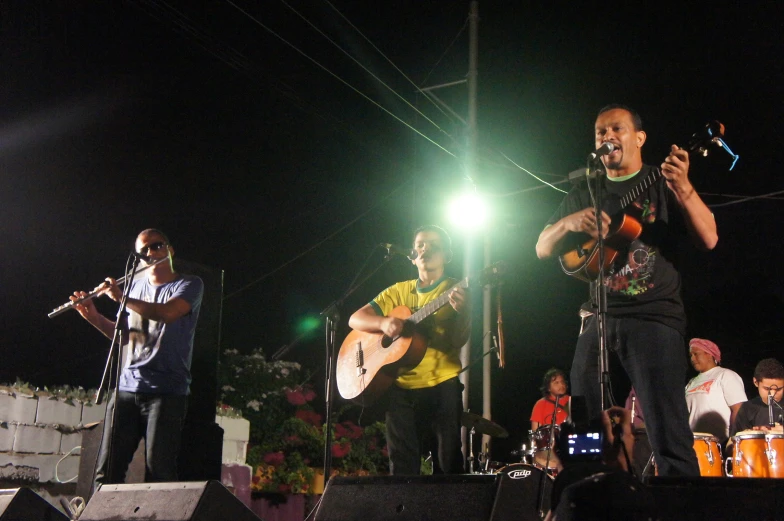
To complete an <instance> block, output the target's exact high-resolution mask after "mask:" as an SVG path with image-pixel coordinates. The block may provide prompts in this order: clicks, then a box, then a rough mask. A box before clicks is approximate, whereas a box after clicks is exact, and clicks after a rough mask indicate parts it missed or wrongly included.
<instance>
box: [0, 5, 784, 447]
mask: <svg viewBox="0 0 784 521" xmlns="http://www.w3.org/2000/svg"><path fill="white" fill-rule="evenodd" d="M565 5H566V4H565ZM765 5H767V4H765ZM468 11H469V3H468V2H423V1H421V0H419V1H409V0H399V1H392V2H356V1H354V2H349V1H345V0H332V2H331V3H329V2H326V1H321V0H312V1H293V0H292V1H291V2H289V3H284V2H282V1H277V0H267V1H265V2H248V1H247V0H236V2H229V1H218V0H211V1H192V2H191V1H188V2H176V3H175V2H164V1H158V0H149V1H147V0H133V1H113V2H99V1H80V2H27V1H25V2H23V1H15V2H3V3H2V5H0V30H2V46H0V60H2V61H1V62H0V63H1V64H2V71H3V79H2V81H0V99H2V103H0V223H1V224H0V240H1V242H2V244H3V255H2V256H1V257H0V288H2V296H3V298H2V300H0V306H2V309H1V310H0V316H2V326H1V328H0V347H1V348H2V350H3V354H4V356H3V359H2V360H3V361H2V363H0V381H13V380H15V379H16V378H21V379H23V380H26V381H29V382H31V383H33V384H35V385H40V386H43V385H61V384H71V385H82V386H85V387H96V386H97V385H98V383H99V381H100V377H101V374H102V371H103V365H104V362H105V347H106V346H107V345H108V341H107V340H105V339H104V338H103V337H102V336H101V335H100V334H98V333H97V332H96V331H94V330H93V329H92V328H91V327H90V326H89V325H88V324H87V323H86V322H84V321H83V320H82V319H81V318H80V317H78V315H77V314H76V313H75V312H73V311H70V312H68V313H67V314H64V315H61V316H59V317H56V318H54V319H49V318H47V313H48V312H49V311H51V310H52V309H53V308H55V307H57V306H58V305H60V304H62V303H64V302H66V301H67V297H68V295H69V294H70V293H71V292H72V291H74V290H76V289H88V290H89V289H91V288H92V287H94V286H95V285H97V284H98V283H99V282H100V281H101V280H102V279H103V278H104V277H106V276H114V277H119V276H120V275H121V274H122V270H123V268H124V266H125V259H126V256H127V255H128V253H129V252H130V251H131V250H132V247H133V240H134V238H135V236H136V234H137V233H138V232H139V231H140V230H142V229H144V228H148V227H157V228H161V229H162V230H164V231H166V233H167V234H169V236H170V238H171V240H172V244H173V246H174V248H175V249H176V254H177V257H180V258H182V259H186V260H188V261H191V262H195V263H198V264H201V265H204V266H208V267H210V268H212V269H213V270H216V271H218V272H219V271H220V270H222V271H223V273H224V276H225V279H224V280H225V286H224V295H225V298H224V300H223V309H222V312H223V317H222V329H221V337H222V348H223V349H227V348H236V349H239V350H241V351H247V350H250V349H252V348H255V347H262V348H263V349H264V351H265V352H266V353H267V354H268V355H271V354H272V353H274V352H275V351H276V350H277V349H278V348H280V347H281V346H282V345H284V344H288V343H290V342H291V341H292V340H293V339H295V338H297V337H298V335H300V333H302V331H303V329H302V328H303V327H304V326H305V325H306V324H308V323H311V324H313V323H315V325H316V327H315V329H314V330H313V331H312V332H311V333H310V334H309V335H306V336H305V337H303V338H302V339H301V340H300V341H298V342H297V345H296V346H295V347H294V348H293V349H292V350H291V351H289V353H288V355H287V358H288V359H290V360H296V361H300V362H302V363H303V364H304V365H305V367H306V368H307V369H308V370H311V371H314V372H315V373H316V375H317V376H315V377H314V382H317V385H319V384H318V382H320V381H323V378H322V377H321V376H320V372H321V371H323V366H322V363H323V362H322V361H323V350H324V347H323V344H324V341H323V333H322V329H323V327H322V326H323V322H321V321H320V319H319V312H320V311H321V310H322V309H324V308H325V307H327V306H328V305H329V304H330V303H331V302H333V301H336V300H338V299H341V298H342V297H343V296H344V293H345V292H346V290H347V288H348V287H349V284H350V283H351V281H352V280H354V278H355V276H357V274H358V273H359V272H360V271H362V270H372V269H375V268H377V267H378V266H379V265H381V263H382V261H383V251H382V250H380V249H378V248H376V246H377V244H378V243H379V242H398V243H404V244H405V243H407V241H409V240H410V235H411V231H412V230H413V229H414V228H416V226H418V225H420V224H423V223H435V224H441V225H443V226H445V227H447V228H448V229H450V231H451V232H452V236H453V240H454V250H455V259H454V261H453V262H452V263H451V264H450V265H449V267H448V272H449V273H450V274H452V275H454V276H457V277H460V276H462V274H463V268H464V263H465V262H466V260H467V259H469V258H478V257H479V255H480V254H481V237H484V236H485V235H486V236H488V237H489V239H490V242H491V244H492V257H493V260H505V261H507V262H508V264H509V266H510V274H509V276H508V277H507V278H506V281H505V284H504V286H503V305H504V325H505V333H506V340H507V351H508V352H507V367H506V368H505V369H504V370H503V371H501V370H498V369H495V370H494V372H493V393H494V398H493V418H494V419H495V421H497V422H498V423H500V424H501V425H503V426H504V427H506V428H507V429H508V430H509V431H510V434H511V435H510V438H509V439H508V440H505V441H501V442H499V443H498V444H497V445H496V451H497V452H496V453H495V454H494V458H495V459H502V460H503V459H504V458H505V457H506V456H505V453H506V452H508V450H509V449H511V448H512V446H513V445H514V444H516V443H519V441H520V440H521V438H522V436H524V433H525V429H527V425H528V415H529V413H530V410H531V407H532V406H533V403H534V402H535V400H536V399H537V398H538V391H537V387H538V385H539V384H540V379H541V375H542V373H543V372H544V371H545V370H546V369H547V368H548V367H550V366H558V367H561V368H563V369H565V370H567V371H568V368H569V366H570V364H571V356H572V353H573V349H574V343H575V339H576V334H577V329H578V318H577V309H578V307H579V305H580V303H581V302H582V301H583V300H585V298H586V297H587V288H586V286H585V285H583V284H582V283H580V282H579V281H576V280H573V279H570V278H568V277H566V276H565V275H563V274H562V273H561V272H560V269H559V268H558V267H557V263H554V262H540V261H538V260H537V259H536V255H535V252H534V245H535V243H536V239H537V237H538V234H539V232H540V231H541V229H542V227H543V225H544V223H545V221H546V220H547V219H548V218H549V217H550V215H551V214H552V212H553V211H554V210H555V208H556V207H557V205H558V203H559V201H560V200H561V198H562V197H563V194H561V193H559V192H557V191H555V190H553V189H552V188H549V187H545V186H543V185H542V184H541V183H540V182H538V181H536V180H535V179H533V178H532V177H530V176H529V175H528V174H526V173H525V172H523V171H521V170H519V169H518V168H516V167H515V166H514V165H512V164H511V163H510V162H509V161H507V160H506V159H505V158H504V155H506V156H508V157H509V158H511V159H513V160H514V161H515V162H516V163H517V164H519V165H521V166H523V167H525V168H526V169H528V170H530V171H531V172H534V173H536V174H537V175H539V176H540V177H542V178H543V179H546V180H547V181H550V182H558V181H562V180H563V179H564V177H565V175H566V174H567V173H568V172H570V171H572V170H574V169H576V168H579V167H580V166H581V165H582V164H583V162H584V159H585V157H586V155H587V153H588V152H589V151H590V150H591V149H592V148H593V138H592V128H593V122H594V119H595V116H596V112H597V111H598V109H599V108H600V107H602V106H603V105H605V104H607V103H611V102H620V103H625V104H628V105H631V106H633V107H635V108H636V109H637V110H638V111H639V112H640V114H641V115H642V118H643V122H644V126H645V129H646V131H647V133H648V141H647V143H646V145H645V147H644V149H643V150H644V152H643V157H644V158H645V159H646V161H647V162H648V163H651V164H659V163H661V161H662V160H663V158H664V157H665V156H666V155H667V152H668V150H669V145H670V144H671V143H676V144H685V143H686V142H687V140H688V138H689V137H690V136H691V135H692V133H694V132H695V131H697V130H699V129H701V128H702V127H703V126H704V125H705V123H706V122H708V121H709V120H713V119H718V120H721V121H722V122H723V123H724V124H725V125H726V129H727V131H726V136H725V137H726V141H727V143H728V144H729V145H730V147H731V148H732V149H733V151H734V152H736V153H738V154H739V155H740V156H741V159H740V161H739V162H738V164H737V166H736V167H735V169H734V170H732V171H731V172H730V171H728V168H729V165H730V158H729V156H728V155H727V154H725V153H724V152H723V151H721V150H714V151H713V152H712V154H711V155H710V156H709V157H708V158H693V160H692V171H691V178H692V180H693V183H694V184H695V187H696V188H697V190H698V191H699V192H700V193H701V194H702V195H703V198H704V200H705V201H706V203H708V204H709V205H711V206H713V211H714V213H715V216H716V219H717V221H718V229H719V237H720V238H719V245H718V246H717V248H716V249H715V250H714V251H713V252H711V253H701V252H697V251H695V250H693V249H690V248H689V247H687V246H685V247H684V250H683V252H682V255H681V257H680V258H679V259H678V262H679V265H680V267H681V269H682V271H683V273H684V279H685V280H684V288H683V291H684V297H685V299H686V303H687V311H688V313H689V320H690V335H691V336H701V337H706V338H711V339H712V340H714V341H716V342H717V343H718V344H719V346H720V347H721V349H722V352H723V355H724V360H725V363H724V364H723V365H725V366H726V367H729V368H732V369H734V370H736V371H737V372H738V373H739V374H741V376H742V377H743V378H744V380H745V381H747V391H751V390H752V389H753V387H751V385H750V378H751V373H752V370H753V367H754V365H755V364H756V362H757V361H758V360H759V359H760V358H762V357H765V356H778V357H779V358H780V359H781V358H782V354H781V349H780V345H781V341H782V338H784V329H783V328H782V323H784V320H783V318H784V317H782V315H783V313H782V300H783V299H782V283H784V270H783V269H782V267H781V263H780V260H781V259H782V258H784V247H782V243H781V240H780V237H781V232H780V231H779V228H780V222H781V219H780V217H779V215H778V210H779V209H780V208H781V207H782V206H781V205H782V199H783V198H784V194H781V195H774V196H771V197H769V198H757V199H753V200H749V201H742V202H739V203H738V204H730V205H727V203H733V202H737V201H739V199H740V198H739V196H754V195H763V194H773V193H776V192H778V191H780V190H782V189H784V188H783V187H782V184H784V183H782V175H781V173H780V168H778V165H777V163H779V160H778V158H779V156H780V149H781V144H780V141H781V140H780V136H779V135H778V129H779V122H780V108H779V107H780V103H781V99H782V87H781V85H782V84H783V83H784V74H782V60H781V56H782V51H783V50H784V49H782V44H781V36H780V35H781V33H782V29H784V27H782V25H784V24H782V21H783V20H784V17H782V12H781V9H777V8H775V7H773V4H770V7H766V6H763V4H760V7H751V4H749V6H744V7H731V8H725V7H718V6H717V4H716V3H712V4H711V3H707V2H705V3H698V4H696V5H694V4H693V3H689V5H688V6H685V5H682V6H680V7H679V8H678V9H677V10H676V9H672V8H667V7H666V6H665V5H664V4H656V5H653V6H651V7H650V8H644V7H640V6H636V5H632V4H631V3H625V4H621V5H617V4H612V5H611V4H607V3H604V4H596V5H589V4H587V5H583V6H579V7H578V6H575V5H568V7H566V6H564V7H557V6H555V5H547V6H545V5H544V4H537V5H531V3H530V2H528V3H525V2H511V1H496V2H484V3H480V5H479V12H480V18H481V21H480V26H479V100H478V114H479V148H480V150H479V168H478V171H477V173H476V176H475V181H476V185H477V189H478V191H479V193H481V194H483V195H485V196H487V197H488V198H489V200H490V202H491V206H492V208H493V218H492V222H491V225H490V228H489V229H488V231H486V232H484V234H483V235H481V236H480V237H479V238H474V240H472V239H470V238H469V237H468V236H466V235H465V234H464V233H463V232H462V231H460V230H458V229H455V228H454V227H452V226H451V225H450V223H449V222H448V221H447V219H446V217H445V205H446V203H447V202H448V201H449V200H450V199H451V198H452V197H453V196H454V195H456V194H457V193H459V192H460V191H461V190H462V189H463V188H464V185H465V183H464V181H463V175H464V173H465V169H464V164H463V159H464V154H465V150H466V147H465V145H466V135H465V130H464V127H463V126H462V124H461V123H460V122H459V120H457V119H455V118H453V117H451V116H449V115H448V114H445V113H443V112H441V111H439V110H437V109H436V108H434V107H433V105H432V104H430V103H429V102H427V100H425V99H424V98H423V97H422V96H421V95H420V96H418V95H417V94H416V87H415V86H414V85H417V86H432V85H440V84H444V83H448V82H453V81H456V80H460V79H462V78H464V77H465V75H466V72H467V68H468V31H467V27H465V24H466V20H467V16H468ZM310 24H312V25H310ZM352 25H353V26H354V27H355V28H357V29H359V30H360V31H361V34H360V33H358V32H357V31H356V29H354V28H353V27H352ZM314 26H315V27H316V28H317V29H318V30H316V29H314ZM322 33H323V34H322ZM327 37H328V38H329V39H327ZM330 40H331V41H330ZM285 42H288V43H285ZM333 42H334V44H336V45H338V46H340V47H341V48H342V49H344V50H345V51H346V52H347V53H348V54H350V55H351V56H352V57H353V59H354V60H356V62H359V63H361V64H362V66H364V67H365V68H366V69H368V70H369V71H371V72H372V73H373V74H374V75H375V76H377V77H378V78H379V79H380V80H383V82H384V83H385V84H386V85H387V86H388V87H389V88H387V87H385V86H384V85H382V83H381V82H380V81H378V80H376V79H374V78H373V77H372V76H371V75H370V74H369V73H368V72H366V71H365V70H363V69H362V68H361V67H360V66H359V65H357V63H356V62H355V61H353V60H352V59H351V58H349V57H348V56H347V55H346V54H344V52H342V51H341V50H339V49H338V48H337V47H335V45H333ZM371 43H372V44H371ZM374 46H375V48H376V49H378V50H380V51H382V52H383V53H384V55H383V56H382V55H381V54H380V53H379V52H378V51H377V50H376V49H374ZM390 61H391V62H392V63H394V66H395V67H397V68H398V69H400V71H403V72H404V73H405V75H406V77H407V78H408V79H407V78H406V77H403V76H402V75H401V74H400V72H398V71H397V70H395V67H393V65H391V64H390ZM327 71H329V72H327ZM338 78H340V79H338ZM409 80H410V81H409ZM357 91H359V92H361V93H362V94H360V93H358V92H357ZM392 91H394V92H395V93H397V94H394V93H393V92H392ZM437 94H438V96H439V97H440V98H441V99H443V100H444V101H445V102H446V103H447V104H449V105H450V106H451V107H452V108H453V109H454V111H455V112H456V113H458V114H459V115H461V116H462V117H465V115H466V110H467V109H466V107H467V104H466V101H467V96H468V94H467V90H466V88H465V85H458V86H455V87H450V88H445V89H441V90H439V91H437ZM398 96H400V97H398ZM401 97H402V98H404V99H405V100H406V101H407V102H408V103H410V105H413V106H414V107H417V108H418V109H419V110H420V111H421V114H418V113H417V112H415V111H414V109H413V108H412V107H411V106H409V105H408V104H407V103H405V102H404V101H402V100H401V99H400V98H401ZM368 98H369V99H372V100H373V101H374V102H375V103H377V104H378V105H381V106H383V107H384V109H386V110H387V111H389V113H392V114H393V115H394V117H393V116H392V115H390V114H389V113H387V112H385V111H384V110H382V109H381V108H379V107H378V106H377V105H375V104H374V103H372V102H371V101H369V100H368ZM396 118H399V119H396ZM399 120H402V121H403V122H405V123H406V124H407V125H409V126H407V125H406V124H403V123H402V122H401V121H399ZM410 127H413V128H414V129H417V130H418V131H419V132H420V133H421V134H423V135H424V136H426V137H427V139H426V138H425V137H423V136H422V135H419V134H417V133H416V132H415V131H414V130H412V128H410ZM436 143H437V144H438V146H437V145H436ZM443 149H446V151H444V150H443ZM447 151H448V152H447ZM557 186H559V187H561V188H563V189H568V184H559V185H557ZM714 205H715V206H714ZM364 273H367V271H364ZM415 275H416V273H415V271H414V269H413V267H412V266H411V265H410V264H409V263H407V262H406V261H405V259H402V258H395V259H393V260H392V261H391V262H389V263H388V264H386V265H384V266H382V267H381V268H380V269H379V270H378V271H377V272H376V273H375V274H374V275H373V276H371V277H370V278H369V279H368V280H367V281H366V282H365V283H364V284H363V285H362V286H360V287H359V288H358V289H357V290H356V291H355V292H354V293H353V294H352V295H350V296H349V297H347V298H346V299H345V301H344V302H343V304H342V306H341V309H342V318H341V323H340V325H341V331H340V333H339V340H342V337H343V335H345V333H346V327H347V326H346V319H347V317H348V315H350V314H351V313H352V312H353V311H354V310H355V309H357V308H358V307H360V306H361V305H363V304H364V303H366V302H367V301H368V300H369V299H371V298H372V297H373V296H375V295H376V294H377V293H378V292H379V291H380V290H381V289H383V288H384V287H386V286H387V285H389V284H391V283H392V282H395V281H397V280H403V279H406V278H413V277H414V276H415ZM474 297H475V300H476V306H475V309H476V310H477V311H478V310H479V309H480V308H481V305H480V302H479V298H480V292H475V293H474ZM100 305H101V308H102V309H103V310H105V311H106V312H109V313H110V312H112V311H113V309H114V308H113V307H112V305H111V303H110V302H104V301H103V300H101V301H100ZM476 325H477V327H476V328H475V334H474V337H475V342H474V352H473V355H472V356H478V354H479V351H480V349H479V347H480V345H481V341H480V338H481V328H480V326H481V319H480V318H478V319H477V322H476ZM480 365H481V364H480ZM478 367H479V366H478ZM480 372H481V371H479V370H477V371H473V372H472V378H471V382H472V384H471V386H472V391H471V402H472V410H474V411H477V412H478V411H480V408H481V398H480V396H479V389H480V387H481V386H480V385H479V381H478V379H477V377H478V375H479V373H480ZM614 383H615V384H616V385H617V386H618V388H619V389H620V390H621V391H622V390H623V386H624V379H623V377H622V376H619V377H617V378H616V379H614ZM618 398H619V399H622V398H623V397H622V396H620V397H618Z"/></svg>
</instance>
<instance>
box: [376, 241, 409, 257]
mask: <svg viewBox="0 0 784 521" xmlns="http://www.w3.org/2000/svg"><path fill="white" fill-rule="evenodd" d="M379 246H381V247H382V248H386V249H387V255H392V254H397V255H402V256H403V257H408V258H409V259H411V260H416V258H417V257H419V254H418V253H417V251H416V250H414V249H409V250H407V249H406V248H401V247H400V246H397V245H395V244H390V243H388V242H382V243H381V244H379Z"/></svg>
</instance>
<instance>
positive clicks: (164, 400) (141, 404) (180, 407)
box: [95, 391, 188, 487]
mask: <svg viewBox="0 0 784 521" xmlns="http://www.w3.org/2000/svg"><path fill="white" fill-rule="evenodd" d="M117 401H118V403H119V405H118V407H117V415H116V420H117V426H116V428H115V429H114V437H113V438H112V432H111V420H112V414H113V410H114V396H112V397H111V399H110V400H109V403H108V405H107V406H106V417H105V420H104V427H103V438H102V439H101V448H100V450H99V452H98V462H97V464H96V470H95V485H96V487H97V485H98V484H101V483H124V482H125V474H126V472H127V471H128V465H130V463H131V460H132V459H133V454H134V452H136V449H137V448H138V446H139V441H140V440H141V439H142V438H144V442H145V448H146V452H145V472H144V474H145V476H144V479H145V481H146V482H148V483H149V482H161V481H177V455H178V453H179V451H180V439H181V436H182V421H183V418H185V411H186V409H187V405H188V397H187V396H178V395H158V394H144V393H127V392H123V391H120V392H118V393H117ZM110 451H111V458H112V465H111V466H112V469H111V473H110V472H109V468H108V467H109V455H110Z"/></svg>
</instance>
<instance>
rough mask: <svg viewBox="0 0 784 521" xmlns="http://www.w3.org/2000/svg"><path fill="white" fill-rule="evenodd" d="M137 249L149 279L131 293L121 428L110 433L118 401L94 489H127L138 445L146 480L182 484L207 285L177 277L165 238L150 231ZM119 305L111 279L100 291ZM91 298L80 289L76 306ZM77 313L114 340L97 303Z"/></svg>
mask: <svg viewBox="0 0 784 521" xmlns="http://www.w3.org/2000/svg"><path fill="white" fill-rule="evenodd" d="M135 251H136V253H137V254H138V255H140V256H142V258H143V259H144V260H143V261H142V265H143V266H144V265H148V266H149V265H152V264H154V263H155V262H157V261H160V260H163V259H166V260H163V262H160V263H158V264H155V265H154V266H152V267H149V268H147V273H146V274H145V275H146V276H142V277H137V278H136V279H135V280H134V281H133V282H132V283H131V287H130V293H129V298H128V300H127V309H128V313H127V316H126V317H125V318H124V319H122V322H121V324H120V327H121V330H122V340H123V357H122V359H123V370H122V374H121V375H120V382H119V384H118V388H117V391H118V392H117V414H116V415H115V416H114V417H115V418H116V422H117V423H116V425H114V428H113V429H112V428H111V420H112V417H113V415H112V412H113V410H114V407H115V403H114V397H113V396H112V399H110V401H109V404H108V406H107V408H106V419H105V421H104V431H103V437H102V438H101V448H100V450H99V453H98V463H97V466H96V473H95V484H96V486H97V485H99V484H102V483H124V482H125V473H126V471H127V470H128V465H129V464H130V462H131V459H132V458H133V454H134V452H135V451H136V447H137V446H138V445H139V440H140V439H141V437H144V440H145V447H146V454H145V456H146V467H145V481H147V482H156V481H158V482H160V481H177V455H178V453H179V447H180V437H181V427H182V420H183V418H184V417H185V411H186V406H187V395H188V392H189V387H190V382H191V373H190V367H191V359H192V355H193V338H194V333H195V330H196V321H197V320H198V318H199V309H200V307H201V300H202V294H203V291H204V284H203V282H202V280H201V279H200V278H198V277H195V276H189V275H180V274H178V273H176V272H175V271H174V268H173V266H172V257H173V256H174V248H172V246H171V243H170V241H169V239H168V238H167V237H166V235H164V234H163V232H161V231H159V230H155V229H147V230H144V231H143V232H141V233H140V234H139V235H138V237H137V238H136V243H135ZM96 291H99V292H100V294H104V295H108V296H109V297H110V298H111V299H112V300H114V301H115V302H119V301H120V300H121V298H122V289H121V288H120V287H119V286H118V284H117V283H116V281H115V280H114V279H111V278H107V279H106V282H104V283H103V284H102V285H100V286H98V287H97V288H96ZM85 296H87V293H85V292H84V291H77V292H75V293H74V295H73V296H72V297H71V300H72V301H76V300H78V299H79V298H83V297H85ZM74 308H75V309H76V310H77V311H78V312H79V314H80V315H82V317H84V318H85V319H86V320H87V321H88V322H89V323H90V324H92V325H93V326H95V327H96V328H97V329H98V330H99V331H100V332H101V333H103V334H104V335H105V336H106V337H108V338H112V337H113V335H114V329H115V323H114V321H112V320H110V319H108V318H106V317H105V316H103V315H101V314H100V313H99V312H98V311H97V310H96V308H95V304H94V303H93V301H92V300H85V301H83V302H81V303H79V304H74Z"/></svg>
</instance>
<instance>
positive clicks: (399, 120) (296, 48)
mask: <svg viewBox="0 0 784 521" xmlns="http://www.w3.org/2000/svg"><path fill="white" fill-rule="evenodd" d="M226 3H228V4H229V5H231V6H232V7H234V8H235V9H237V10H238V11H239V12H241V13H242V14H244V15H245V16H247V17H248V19H250V20H251V21H253V22H254V23H255V24H257V25H258V26H259V27H261V28H262V29H264V30H265V31H267V32H269V33H270V34H271V35H273V36H274V37H275V38H277V39H278V40H280V41H281V42H283V43H285V44H286V45H288V46H289V47H291V48H292V49H294V50H295V51H296V52H298V53H299V54H300V55H302V56H303V57H304V58H306V59H307V60H309V61H310V62H311V63H313V64H314V65H316V66H317V67H319V68H320V69H321V70H323V71H324V72H326V73H327V74H329V75H330V76H332V77H333V78H335V79H336V80H338V81H339V82H340V83H342V84H343V85H345V86H346V87H348V88H350V89H351V90H353V91H354V92H356V93H357V94H359V95H360V96H361V97H363V98H364V99H365V100H367V101H369V102H370V103H372V104H373V105H375V106H376V107H378V108H379V109H381V110H382V111H384V112H386V113H387V114H389V115H390V116H392V117H393V118H394V119H395V120H397V121H398V122H399V123H402V124H403V125H405V126H406V127H408V128H409V129H411V130H413V131H414V132H416V133H417V134H419V135H420V136H421V137H423V138H425V139H426V140H427V141H429V142H430V143H432V144H433V145H435V146H436V147H438V148H440V149H441V150H442V151H444V152H446V153H447V154H449V155H450V156H452V157H454V158H455V159H457V156H456V155H455V154H454V153H452V152H451V151H450V150H447V149H446V148H444V147H443V146H441V144H439V143H437V142H435V141H434V140H432V139H431V138H429V137H428V136H426V135H425V134H423V133H422V132H420V131H419V130H418V129H416V128H414V127H413V126H411V125H410V124H409V123H407V122H406V121H404V120H403V119H401V118H399V117H398V116H396V115H395V114H393V113H392V112H391V111H389V110H387V109H386V108H385V107H384V106H383V105H381V104H380V103H378V102H377V101H375V100H374V99H372V98H371V97H369V96H368V95H366V94H365V93H364V92H362V91H360V90H359V89H357V88H356V87H354V86H353V85H351V84H350V83H349V82H347V81H346V80H344V79H343V78H341V77H340V76H338V75H337V74H335V73H334V72H332V71H331V70H329V69H328V68H327V67H325V66H324V65H322V64H321V63H319V62H318V61H316V60H315V59H314V58H311V57H310V56H308V55H307V54H306V53H305V52H304V51H302V50H300V49H299V48H298V47H297V46H295V45H294V44H292V43H291V42H289V41H288V40H286V39H285V38H283V37H282V36H281V35H279V34H278V33H277V32H275V31H274V30H272V29H271V28H269V27H267V26H266V25H264V24H263V23H262V22H261V21H260V20H258V19H257V18H255V17H254V16H253V15H251V14H250V13H249V12H247V11H246V10H244V9H243V8H241V7H240V6H238V5H237V4H235V3H234V2H232V0H226Z"/></svg>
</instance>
